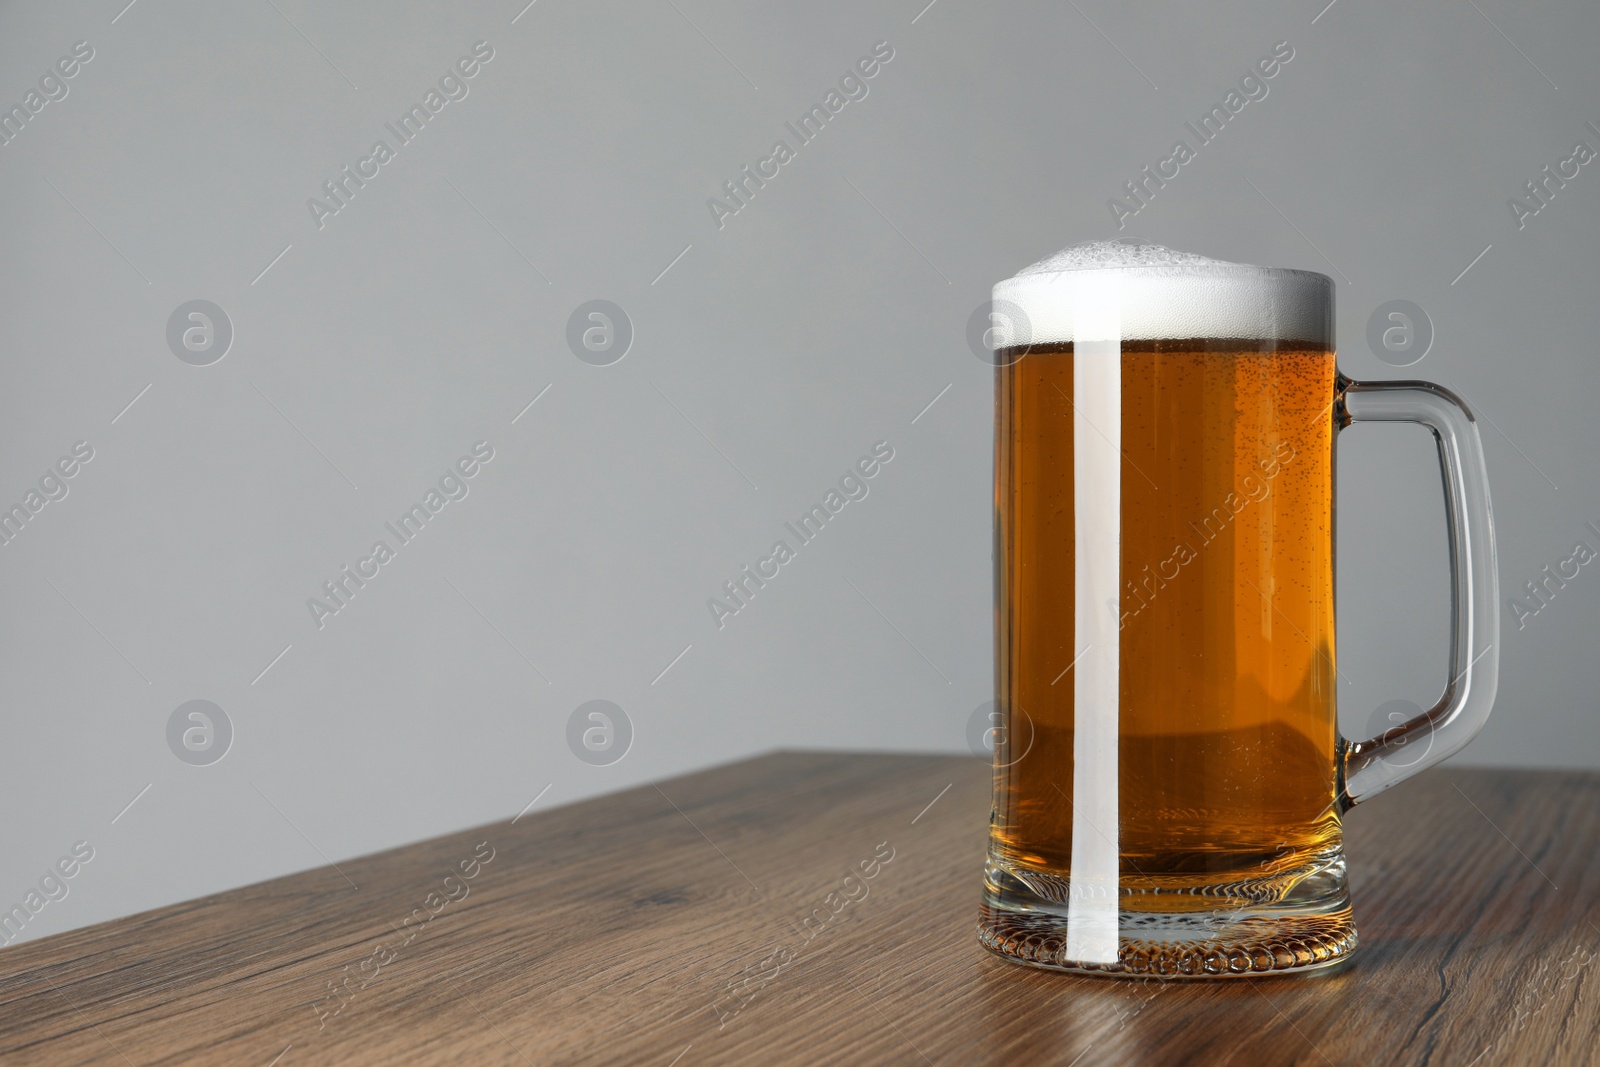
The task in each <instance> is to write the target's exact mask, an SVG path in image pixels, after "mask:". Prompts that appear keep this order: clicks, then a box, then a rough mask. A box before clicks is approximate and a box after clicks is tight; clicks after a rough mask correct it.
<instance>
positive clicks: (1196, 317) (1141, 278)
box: [992, 238, 1333, 348]
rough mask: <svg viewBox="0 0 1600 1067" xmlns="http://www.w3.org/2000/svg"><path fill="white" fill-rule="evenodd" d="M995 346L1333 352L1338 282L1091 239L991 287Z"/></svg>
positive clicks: (1132, 242) (1129, 241) (1127, 241)
mask: <svg viewBox="0 0 1600 1067" xmlns="http://www.w3.org/2000/svg"><path fill="white" fill-rule="evenodd" d="M994 327H995V328H994V330H993V331H992V337H993V339H994V344H995V347H996V348H1007V347H1012V346H1015V345H1024V344H1049V343H1052V342H1057V343H1059V342H1066V341H1085V342H1088V341H1122V340H1157V339H1163V338H1170V339H1173V340H1187V339H1190V338H1204V339H1222V338H1240V339H1244V340H1297V341H1307V342H1311V343H1313V344H1319V345H1325V346H1326V347H1328V348H1332V347H1333V280H1332V279H1331V278H1328V277H1327V276H1326V275H1322V274H1316V273H1314V272H1312V271H1303V270H1287V269H1284V268H1281V267H1257V266H1252V265H1250V264H1247V263H1229V262H1227V261H1225V260H1220V259H1211V258H1209V257H1207V256H1201V255H1196V254H1195V253H1193V252H1179V251H1176V250H1174V249H1171V248H1165V247H1163V246H1161V245H1158V244H1151V243H1150V242H1147V241H1142V240H1139V239H1138V238H1118V239H1116V240H1110V241H1085V242H1083V243H1082V244H1076V245H1072V246H1071V247H1069V248H1064V249H1062V250H1061V251H1059V252H1057V253H1056V254H1055V255H1052V256H1047V257H1046V258H1044V259H1041V260H1040V261H1039V262H1037V263H1035V264H1033V265H1032V266H1031V267H1025V268H1024V269H1022V270H1021V271H1018V272H1017V274H1016V276H1015V277H1012V278H1008V279H1006V280H1005V281H1003V282H1001V283H1000V284H998V285H996V286H995V287H994Z"/></svg>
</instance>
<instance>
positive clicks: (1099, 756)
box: [1067, 275, 1122, 963]
mask: <svg viewBox="0 0 1600 1067" xmlns="http://www.w3.org/2000/svg"><path fill="white" fill-rule="evenodd" d="M1079 286H1080V288H1079V291H1078V294H1077V301H1076V305H1077V306H1076V311H1075V315H1074V318H1075V320H1076V321H1075V324H1074V332H1075V336H1076V337H1077V338H1078V340H1077V341H1076V343H1075V344H1074V345H1073V357H1072V358H1073V367H1072V377H1073V393H1074V394H1075V396H1074V400H1073V409H1074V410H1073V415H1072V418H1073V429H1072V450H1073V508H1074V513H1075V516H1076V518H1075V522H1074V526H1075V533H1074V540H1075V546H1074V548H1075V553H1074V558H1075V563H1074V579H1075V583H1076V588H1077V596H1076V601H1077V603H1076V605H1075V612H1074V618H1075V629H1076V633H1075V639H1074V641H1073V645H1074V647H1076V648H1084V647H1085V646H1087V647H1088V652H1087V654H1086V655H1085V656H1084V657H1083V659H1082V661H1081V662H1080V663H1079V664H1078V666H1077V669H1076V671H1075V673H1074V677H1073V706H1074V723H1075V732H1074V738H1073V749H1072V762H1073V768H1072V871H1071V876H1070V880H1069V883H1068V898H1067V957H1068V958H1069V959H1073V960H1078V961H1081V962H1084V963H1113V962H1115V961H1116V959H1117V903H1118V892H1117V890H1118V881H1117V872H1118V852H1117V838H1118V817H1117V816H1118V813H1117V733H1118V730H1117V727H1118V716H1117V704H1118V700H1117V689H1118V684H1117V683H1118V669H1119V662H1118V657H1119V653H1120V649H1119V641H1118V632H1117V623H1118V612H1117V604H1118V586H1119V584H1120V574H1121V565H1120V564H1121V550H1122V453H1121V443H1122V345H1121V341H1120V340H1119V339H1120V337H1121V334H1122V330H1121V313H1120V312H1121V308H1120V296H1121V294H1120V292H1119V291H1118V286H1117V278H1116V276H1115V275H1099V276H1094V275H1085V276H1083V277H1082V278H1081V279H1080V280H1079ZM1090 338H1092V339H1093V340H1088V339H1090Z"/></svg>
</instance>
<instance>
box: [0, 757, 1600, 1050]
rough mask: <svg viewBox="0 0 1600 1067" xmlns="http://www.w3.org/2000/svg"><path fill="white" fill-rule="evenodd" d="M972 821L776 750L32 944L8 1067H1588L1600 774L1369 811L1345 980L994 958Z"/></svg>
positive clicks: (977, 770) (827, 762)
mask: <svg viewBox="0 0 1600 1067" xmlns="http://www.w3.org/2000/svg"><path fill="white" fill-rule="evenodd" d="M988 801H989V774H988V769H987V767H986V766H985V765H983V764H982V763H980V762H979V761H978V760H974V759H968V758H960V757H938V756H884V755H847V754H836V753H813V752H804V753H800V752H784V753H779V754H776V755H771V756H766V757H762V758H760V759H753V760H748V761H746V762H743V763H737V764H733V765H730V766H726V767H720V768H717V769H714V770H710V771H705V772H703V773H700V774H694V775H690V776H688V777H684V778H677V779H673V780H671V781H667V782H663V783H661V784H660V785H659V787H658V786H654V785H652V786H645V787H643V788H639V789H634V790H631V791H629V792H626V793H620V794H617V795H614V796H609V797H604V798H601V799H598V800H592V801H588V802H585V803H581V804H575V805H572V806H570V807H566V808H560V809H555V810H551V811H548V812H545V813H540V814H534V813H530V814H527V815H525V816H522V817H521V818H519V819H518V820H517V821H516V823H515V824H514V825H513V824H511V822H510V821H509V820H507V821H503V822H499V823H495V824H492V825H489V826H484V827H480V828H478V829H476V830H472V831H468V832H464V833H459V834H454V835H451V836H448V837H441V838H438V839H435V840H432V841H425V842H422V843H420V844H416V845H410V846H407V847H404V848H399V849H395V850H393V851H390V852H385V853H382V854H379V855H375V856H369V857H366V858H364V859H357V860H351V861H349V862H347V863H343V864H340V865H339V868H342V871H341V870H340V869H336V868H321V869H318V870H313V871H308V872H305V873H302V874H296V875H292V876H289V877H286V878H280V879H277V880H276V881H272V882H266V883H263V884H261V885H255V886H249V887H247V888H244V889H238V890H234V891H232V892H229V893H223V894H221V895H218V896H213V897H208V898H206V899H203V900H197V901H192V902H190V903H186V904H178V905H175V906H172V907H168V908H162V909H160V910H157V911H152V912H148V913H145V914H143V915H136V916H133V917H131V918H127V919H119V920H116V921H113V922H108V923H103V924H101V925H99V926H94V927H90V928H88V929H84V930H77V931H73V932H70V933H66V934H61V935H58V936H55V937H51V938H46V939H42V940H39V941H35V942H31V943H25V944H22V945H18V946H15V947H13V948H9V949H6V950H5V951H4V952H3V953H0V1062H4V1063H6V1064H32V1063H49V1064H71V1063H107V1064H124V1063H127V1064H138V1065H140V1067H143V1065H145V1064H154V1063H190V1062H206V1063H229V1064H258V1065H261V1067H266V1065H268V1064H269V1063H271V1064H276V1065H277V1067H296V1065H299V1064H307V1063H327V1064H361V1063H374V1064H392V1063H438V1064H455V1063H474V1064H477V1063H506V1064H540V1065H543V1064H579V1063H583V1064H589V1063H625V1064H645V1065H651V1064H655V1065H659V1067H673V1065H675V1067H696V1065H699V1064H707V1063H741V1064H742V1063H753V1064H762V1065H772V1064H784V1063H803V1064H899V1063H904V1064H923V1063H934V1064H957V1065H964V1064H980V1063H1016V1064H1022V1063H1030V1064H1031V1063H1060V1064H1077V1065H1079V1067H1093V1065H1095V1064H1110V1063H1133V1062H1138V1063H1179V1062H1182V1063H1203V1064H1220V1063H1235V1064H1241V1065H1250V1067H1254V1065H1257V1064H1288V1063H1303V1064H1317V1065H1326V1064H1340V1065H1343V1064H1363V1065H1365V1064H1389V1063H1407V1064H1410V1063H1416V1064H1421V1063H1427V1064H1456V1065H1468V1064H1471V1065H1474V1067H1488V1065H1491V1064H1500V1063H1539V1064H1544V1063H1595V1062H1597V1061H1600V1050H1597V1047H1596V1044H1597V1037H1600V968H1597V967H1596V966H1595V965H1594V964H1595V962H1596V957H1597V955H1600V858H1597V856H1596V845H1597V843H1600V775H1596V774H1589V773H1545V772H1529V771H1487V770H1455V769H1450V768H1445V769H1442V770H1435V771H1430V772H1428V773H1426V774H1424V775H1422V776H1420V777H1419V778H1418V779H1416V780H1415V781H1413V782H1410V783H1408V784H1406V785H1402V786H1400V787H1399V788H1397V789H1395V790H1393V791H1391V792H1390V793H1389V794H1386V795H1384V796H1381V797H1378V798H1377V799H1375V800H1374V801H1372V802H1371V803H1370V804H1369V805H1365V806H1363V807H1362V808H1360V809H1358V810H1357V811H1355V812H1353V813H1352V814H1351V816H1350V817H1349V822H1348V827H1349V829H1348V841H1349V846H1348V851H1349V855H1350V859H1351V865H1352V871H1353V883H1354V893H1355V903H1356V910H1357V921H1358V923H1359V925H1360V930H1361V936H1362V947H1361V948H1360V950H1359V953H1358V956H1357V958H1356V961H1355V963H1354V964H1353V965H1352V966H1351V967H1349V968H1348V969H1347V970H1345V971H1343V972H1341V973H1337V974H1334V975H1331V976H1328V977H1322V978H1292V977H1290V978H1265V979H1257V980H1244V981H1232V982H1222V983H1202V984H1194V983H1183V984H1174V983H1166V984H1162V983H1158V982H1155V981H1147V982H1137V981H1126V980H1117V979H1104V978H1101V979H1095V978H1078V977H1069V976H1066V975H1060V974H1054V973H1047V972H1042V971H1036V970H1031V969H1027V968H1023V967H1018V966H1015V965H1012V964H1009V963H1006V962H1004V961H1002V960H1000V959H998V958H996V957H993V956H991V955H989V954H988V953H986V952H984V951H983V950H981V949H980V948H979V947H978V944H977V941H976V939H975V936H974V926H975V917H976V912H977V896H978V886H979V864H980V862H981V858H982V853H983V847H984V822H985V819H986V817H987V814H988ZM863 864H865V867H863ZM852 871H855V872H857V874H858V878H857V879H855V880H852V881H851V882H850V883H848V885H849V889H848V890H847V889H846V883H845V880H844V879H845V876H846V874H848V873H850V872H852ZM866 871H871V872H872V874H871V877H870V878H867V877H864V875H865V872H866ZM452 872H454V873H452ZM469 874H470V876H469ZM356 887H359V888H356ZM274 1057H277V1058H276V1059H274Z"/></svg>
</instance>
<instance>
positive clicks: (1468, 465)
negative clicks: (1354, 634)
mask: <svg viewBox="0 0 1600 1067" xmlns="http://www.w3.org/2000/svg"><path fill="white" fill-rule="evenodd" d="M992 319H993V331H992V334H991V336H992V337H993V341H994V343H993V347H994V349H995V362H996V378H995V411H996V438H995V538H996V567H997V574H996V582H997V604H996V661H997V662H996V669H997V678H996V700H995V707H996V716H995V718H996V728H995V730H994V731H993V733H994V736H995V742H996V743H995V786H994V809H993V813H992V817H991V823H990V835H989V852H988V857H987V862H986V864H985V885H984V900H983V905H982V913H981V917H980V922H979V937H980V940H981V941H982V943H983V944H984V945H985V946H986V947H987V948H989V949H991V950H993V951H994V952H997V953H999V954H1000V955H1002V956H1005V957H1007V958H1009V959H1012V960H1015V961H1018V962H1022V963H1028V964H1033V965H1035V966H1041V967H1049V968H1056V969H1060V970H1069V971H1077V972H1088V973H1096V974H1117V975H1130V976H1139V977H1197V978H1203V977H1211V976H1240V975H1252V976H1253V975H1260V974H1264V973H1281V972H1294V971H1310V970H1315V969H1318V968H1323V967H1328V966H1332V965H1335V964H1338V963H1340V962H1341V961H1343V960H1344V959H1345V958H1347V957H1348V956H1349V955H1350V953H1351V952H1352V951H1353V950H1354V948H1355V945H1356V930H1355V926H1354V925H1353V923H1352V920H1351V912H1350V897H1349V892H1348V889H1347V884H1346V877H1345V861H1344V850H1343V834H1342V824H1341V820H1342V818H1343V815H1344V813H1345V812H1346V811H1347V810H1349V808H1350V807H1351V806H1353V805H1355V804H1357V803H1359V802H1360V801H1362V800H1365V799H1366V798H1368V797H1370V796H1372V795H1373V794H1375V793H1377V792H1379V791H1380V790H1383V789H1385V788H1387V787H1389V786H1391V785H1393V784H1395V783H1396V782H1398V781H1400V780H1401V779H1403V778H1406V777H1408V776H1410V775H1412V774H1415V773H1416V772H1418V771H1420V770H1422V769H1423V768H1424V767H1427V766H1429V765H1431V764H1433V763H1436V762H1438V761H1439V760H1442V759H1444V758H1445V757H1447V756H1449V755H1450V754H1452V753H1454V752H1456V751H1457V750H1459V749H1460V748H1461V747H1462V746H1463V745H1465V744H1466V743H1467V742H1468V741H1469V740H1471V739H1472V737H1473V735H1474V734H1476V733H1477V732H1478V730H1479V729H1480V728H1481V727H1482V725H1483V723H1484V720H1485V719H1486V718H1487V717H1488V714H1489V708H1490V705H1491V704H1492V703H1493V701H1494V693H1495V685H1496V674H1497V670H1498V663H1497V658H1498V651H1497V644H1498V618H1497V615H1496V607H1495V605H1496V602H1497V591H1496V574H1495V557H1494V534H1493V530H1492V528H1491V518H1490V511H1489V490H1488V485H1487V481H1486V473H1485V468H1484V460H1483V448H1482V444H1481V443H1480V441H1479V438H1478V430H1477V427H1476V425H1475V423H1474V422H1473V418H1472V415H1471V413H1470V412H1469V411H1468V410H1467V408H1466V407H1465V405H1463V404H1462V403H1461V401H1459V400H1458V399H1456V397H1455V396H1454V395H1452V394H1451V393H1450V392H1448V391H1447V390H1445V389H1442V388H1440V387H1439V386H1436V385H1430V384H1427V383H1424V382H1354V381H1351V380H1349V379H1347V378H1345V377H1343V376H1342V375H1341V374H1340V373H1339V371H1338V369H1337V368H1336V366H1335V364H1334V343H1333V282H1332V281H1331V280H1330V279H1329V278H1327V277H1325V276H1323V275H1321V274H1313V273H1310V272H1306V271H1296V270H1281V269H1275V268H1267V267H1253V266H1244V265H1240V264H1231V263H1223V262H1219V261H1216V260H1211V259H1206V258H1204V257H1201V256H1194V255H1188V254H1184V253H1177V252H1172V251H1169V250H1167V249H1164V248H1160V247H1159V246H1154V245H1147V244H1141V243H1137V242H1131V243H1130V242H1126V241H1110V242H1093V243H1090V244H1087V245H1079V246H1076V247H1074V248H1069V249H1067V250H1066V251H1064V252H1061V253H1058V254H1057V255H1055V256H1053V257H1051V258H1050V259H1047V260H1045V261H1043V262H1041V263H1039V264H1036V265H1034V266H1033V267H1030V268H1028V269H1027V270H1025V271H1023V272H1022V273H1020V274H1018V275H1017V276H1016V277H1014V278H1011V279H1009V280H1007V281H1004V282H1001V283H1000V284H999V285H997V286H995V288H994V301H993V305H992ZM1359 422H1412V423H1420V424H1421V425H1423V426H1426V427H1427V428H1428V429H1429V430H1431V431H1432V433H1433V436H1434V438H1435V439H1436V441H1437V442H1438V450H1439V459H1440V463H1441V465H1442V467H1443V472H1444V485H1445V504H1446V511H1447V525H1448V529H1449V547H1450V564H1451V573H1452V578H1451V588H1452V591H1453V597H1452V601H1453V603H1452V616H1451V617H1452V627H1451V648H1450V656H1451V663H1450V674H1449V682H1448V684H1447V685H1446V687H1445V691H1444V694H1443V696H1442V697H1441V698H1440V700H1439V702H1438V703H1437V704H1436V705H1434V706H1433V707H1432V708H1430V709H1429V710H1428V711H1426V712H1424V713H1423V714H1421V715H1419V716H1418V717H1416V718H1415V719H1412V720H1411V721H1409V722H1405V723H1401V724H1399V725H1397V726H1395V727H1394V728H1393V729H1391V730H1389V731H1387V732H1386V733H1384V734H1383V735H1382V736H1380V737H1375V738H1372V739H1370V740H1364V741H1358V742H1351V741H1348V740H1346V739H1345V738H1343V737H1341V736H1340V735H1339V731H1338V722H1337V712H1336V695H1337V689H1336V682H1337V677H1336V671H1335V663H1336V657H1335V652H1334V603H1333V602H1334V577H1333V575H1334V552H1333V548H1334V546H1333V541H1334V493H1333V467H1334V437H1335V434H1336V431H1338V430H1339V429H1342V428H1343V427H1346V426H1348V425H1350V424H1351V423H1359ZM1402 752H1403V755H1401V756H1400V758H1395V757H1396V756H1397V754H1401V753H1402ZM1418 752H1422V753H1423V755H1422V756H1421V757H1420V758H1419V757H1418V755H1417V753H1418Z"/></svg>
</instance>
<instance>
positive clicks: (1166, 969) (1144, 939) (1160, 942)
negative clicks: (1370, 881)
mask: <svg viewBox="0 0 1600 1067" xmlns="http://www.w3.org/2000/svg"><path fill="white" fill-rule="evenodd" d="M985 873H986V878H985V886H984V899H983V905H982V909H981V912H980V915H979V920H978V940H979V942H980V943H981V944H982V945H983V946H984V947H985V948H987V949H989V950H990V951H991V952H994V953H996V954H997V955H999V956H1002V957H1004V958H1005V959H1008V960H1010V961H1012V962H1014V963H1022V964H1027V965H1029V966H1033V967H1044V968H1047V969H1050V970H1056V971H1070V972H1073V973H1076V974H1095V975H1110V976H1117V977H1127V978H1245V977H1251V978H1255V977H1261V976H1264V975H1275V974H1304V973H1307V972H1311V971H1323V970H1326V969H1328V968H1332V967H1337V966H1339V965H1340V964H1343V963H1345V962H1346V961H1348V960H1349V958H1350V955H1351V953H1353V952H1354V951H1355V947H1356V928H1355V924H1354V922H1353V921H1352V919H1351V914H1350V895H1349V892H1348V890H1347V889H1346V885H1345V869H1344V859H1343V856H1342V855H1340V854H1338V853H1333V854H1332V855H1331V856H1328V857H1324V858H1323V859H1322V860H1321V861H1320V862H1318V863H1317V864H1316V865H1315V866H1314V867H1312V868H1310V869H1308V870H1304V871H1301V872H1298V873H1296V874H1294V875H1292V876H1284V875H1279V876H1276V877H1273V878H1263V879H1257V880H1251V881H1240V882H1232V883H1229V884H1227V885H1226V886H1219V887H1216V888H1215V889H1212V890H1209V891H1208V892H1206V893H1205V894H1196V893H1194V892H1193V891H1190V892H1187V893H1182V894H1170V895H1169V894H1162V893H1159V892H1156V893H1150V892H1144V893H1137V894H1134V893H1129V892H1127V891H1124V893H1123V897H1122V899H1121V900H1120V901H1119V907H1118V913H1117V958H1116V960H1115V961H1112V962H1088V961H1083V960H1075V959H1073V958H1071V957H1070V956H1069V955H1068V954H1067V943H1068V938H1067V934H1068V925H1067V903H1066V902H1067V900H1068V899H1069V898H1068V892H1067V888H1068V887H1067V885H1066V883H1065V882H1064V881H1063V880H1062V879H1059V878H1055V877H1053V876H1049V875H1041V874H1038V873H1034V872H1029V873H1026V874H1018V873H1013V872H1012V871H1010V870H1008V869H1007V868H1006V867H1005V866H1003V865H1002V864H1000V863H997V862H996V861H995V859H994V858H993V857H991V858H990V860H989V863H988V864H987V865H986V872H985ZM1158 908H1159V909H1161V910H1156V909H1158Z"/></svg>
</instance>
